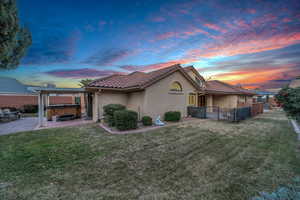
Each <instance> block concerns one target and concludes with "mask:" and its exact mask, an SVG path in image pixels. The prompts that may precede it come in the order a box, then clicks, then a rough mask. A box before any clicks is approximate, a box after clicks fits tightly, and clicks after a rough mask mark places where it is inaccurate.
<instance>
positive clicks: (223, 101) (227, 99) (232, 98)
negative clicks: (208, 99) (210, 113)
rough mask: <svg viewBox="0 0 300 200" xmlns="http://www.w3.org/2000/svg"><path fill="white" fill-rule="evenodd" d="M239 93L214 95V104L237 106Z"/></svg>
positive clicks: (223, 106)
mask: <svg viewBox="0 0 300 200" xmlns="http://www.w3.org/2000/svg"><path fill="white" fill-rule="evenodd" d="M237 102H238V95H214V96H213V106H218V107H220V108H237V106H238V105H237Z"/></svg>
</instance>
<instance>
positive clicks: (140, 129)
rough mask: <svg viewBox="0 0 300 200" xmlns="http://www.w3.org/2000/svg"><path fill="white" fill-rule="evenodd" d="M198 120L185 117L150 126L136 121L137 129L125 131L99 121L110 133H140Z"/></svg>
mask: <svg viewBox="0 0 300 200" xmlns="http://www.w3.org/2000/svg"><path fill="white" fill-rule="evenodd" d="M195 120H199V119H196V118H191V117H186V118H182V119H181V120H180V121H179V122H165V121H164V123H165V125H163V126H158V125H155V124H153V125H151V126H144V125H143V124H142V123H141V122H138V128H137V129H132V130H127V131H120V130H118V129H117V128H116V127H110V126H108V124H107V123H105V122H101V123H100V127H101V128H103V129H104V130H106V131H107V132H109V133H111V134H130V133H142V132H147V131H150V130H156V129H159V128H164V127H169V126H174V125H181V124H184V123H185V122H190V121H195Z"/></svg>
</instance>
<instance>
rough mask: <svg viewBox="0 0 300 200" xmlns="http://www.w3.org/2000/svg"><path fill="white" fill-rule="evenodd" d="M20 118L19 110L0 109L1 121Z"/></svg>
mask: <svg viewBox="0 0 300 200" xmlns="http://www.w3.org/2000/svg"><path fill="white" fill-rule="evenodd" d="M20 118H21V113H20V112H19V111H11V110H10V109H9V108H5V109H0V120H1V121H11V120H16V119H20Z"/></svg>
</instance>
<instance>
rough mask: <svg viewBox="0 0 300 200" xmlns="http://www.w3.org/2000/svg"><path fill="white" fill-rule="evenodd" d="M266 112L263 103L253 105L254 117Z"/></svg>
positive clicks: (252, 113) (252, 112)
mask: <svg viewBox="0 0 300 200" xmlns="http://www.w3.org/2000/svg"><path fill="white" fill-rule="evenodd" d="M263 112H264V104H263V103H253V104H252V108H251V115H252V117H254V116H256V115H259V114H262V113H263Z"/></svg>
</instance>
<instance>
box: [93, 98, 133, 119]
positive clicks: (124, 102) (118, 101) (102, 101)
mask: <svg viewBox="0 0 300 200" xmlns="http://www.w3.org/2000/svg"><path fill="white" fill-rule="evenodd" d="M96 96H98V105H97V104H96ZM127 101H128V95H127V94H126V93H117V92H100V93H98V94H97V93H95V96H94V98H93V104H94V106H93V116H95V117H96V115H95V113H96V109H98V112H99V117H100V118H101V117H103V114H104V113H103V106H105V105H107V104H122V105H124V106H127Z"/></svg>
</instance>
